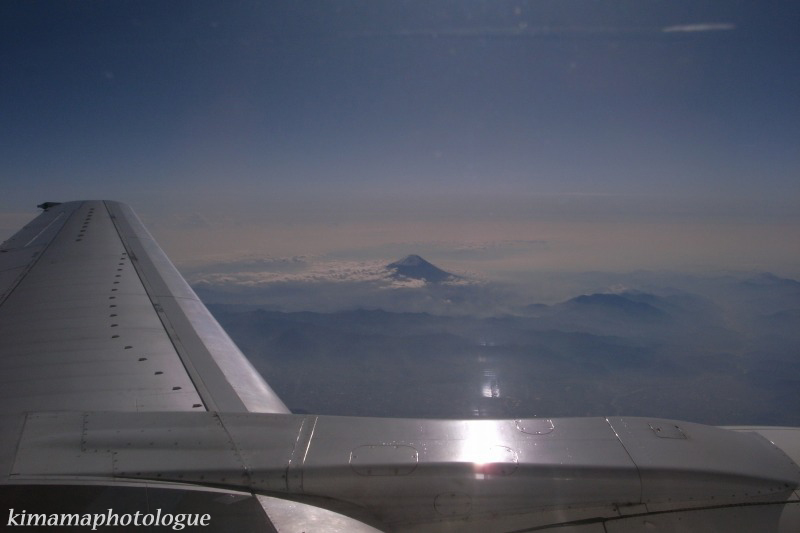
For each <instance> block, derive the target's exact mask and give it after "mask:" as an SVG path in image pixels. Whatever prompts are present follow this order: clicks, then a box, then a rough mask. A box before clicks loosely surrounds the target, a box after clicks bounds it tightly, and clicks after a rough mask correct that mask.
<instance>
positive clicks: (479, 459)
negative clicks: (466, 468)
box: [460, 421, 518, 479]
mask: <svg viewBox="0 0 800 533" xmlns="http://www.w3.org/2000/svg"><path fill="white" fill-rule="evenodd" d="M466 432H467V438H466V439H465V440H464V441H463V444H462V448H461V454H460V455H461V457H460V460H461V461H464V462H466V463H472V465H473V471H474V473H475V478H476V479H484V478H486V477H487V476H507V475H509V474H511V473H513V472H514V470H516V469H517V462H518V458H517V452H516V451H514V450H513V449H512V448H509V447H508V446H503V445H501V444H499V443H500V442H502V441H503V439H504V436H503V432H502V429H501V427H500V426H499V425H498V424H497V423H496V422H494V421H487V423H477V424H470V425H468V426H467V427H466Z"/></svg>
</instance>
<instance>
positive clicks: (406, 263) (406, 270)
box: [386, 254, 459, 283]
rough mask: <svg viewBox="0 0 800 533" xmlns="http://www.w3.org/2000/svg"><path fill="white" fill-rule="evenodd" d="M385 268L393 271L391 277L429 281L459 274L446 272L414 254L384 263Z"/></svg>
mask: <svg viewBox="0 0 800 533" xmlns="http://www.w3.org/2000/svg"><path fill="white" fill-rule="evenodd" d="M386 269H387V270H392V271H394V272H393V273H392V277H395V278H401V277H402V278H407V279H419V280H423V281H427V282H430V283H442V282H445V281H455V280H457V279H459V276H456V275H455V274H451V273H450V272H446V271H444V270H442V269H441V268H439V267H437V266H436V265H434V264H432V263H429V262H428V261H426V260H424V259H423V258H422V257H420V256H418V255H415V254H411V255H407V256H405V257H404V258H403V259H400V260H399V261H395V262H394V263H389V264H388V265H386Z"/></svg>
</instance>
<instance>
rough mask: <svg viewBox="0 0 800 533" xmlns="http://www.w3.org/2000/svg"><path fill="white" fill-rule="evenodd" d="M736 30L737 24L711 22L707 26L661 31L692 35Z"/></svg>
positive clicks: (696, 25) (692, 25) (684, 25)
mask: <svg viewBox="0 0 800 533" xmlns="http://www.w3.org/2000/svg"><path fill="white" fill-rule="evenodd" d="M735 29H736V24H731V23H729V22H711V23H705V24H679V25H677V26H667V27H666V28H662V29H661V31H662V32H664V33H678V32H684V33H690V32H700V31H730V30H735Z"/></svg>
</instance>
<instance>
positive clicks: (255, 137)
mask: <svg viewBox="0 0 800 533" xmlns="http://www.w3.org/2000/svg"><path fill="white" fill-rule="evenodd" d="M798 28H800V7H798V5H797V3H796V2H791V1H786V2H778V1H776V2H736V1H730V0H725V1H706V2H698V1H696V0H691V1H669V2H666V1H664V2H659V1H649V0H636V1H628V2H625V1H622V2H620V1H614V2H603V1H591V2H589V1H562V0H559V1H541V0H537V1H531V2H525V1H508V2H504V1H498V0H491V1H478V0H453V1H431V0H425V1H418V2H400V1H392V2H388V1H386V2H381V1H369V2H366V1H365V2H360V1H347V2H336V1H331V2H263V3H262V2H252V1H251V2H205V1H191V2H189V1H186V2H160V1H147V2H139V1H137V2H125V1H114V2H92V1H87V2H61V1H57V2H56V1H52V2H36V1H24V2H21V1H20V2H17V1H6V2H3V3H2V4H0V183H2V186H3V187H2V194H0V238H5V237H7V236H8V235H9V234H10V233H11V232H12V231H13V230H14V229H16V227H17V226H18V225H19V224H20V223H22V222H24V221H25V220H26V219H28V218H30V217H31V216H33V215H34V214H35V211H36V210H35V209H34V208H33V206H35V205H36V204H37V203H40V202H42V201H45V200H72V199H81V198H100V197H102V198H111V199H116V200H120V201H124V202H127V203H130V204H131V205H132V206H133V207H134V209H135V210H136V211H137V212H139V214H140V215H141V216H142V218H143V219H144V220H145V222H146V223H147V224H148V226H149V227H150V228H151V230H152V232H153V233H154V235H155V236H156V238H157V239H159V241H160V242H161V243H162V245H163V246H164V248H165V249H166V251H167V252H168V254H169V255H170V256H172V257H173V259H175V260H176V261H177V262H178V263H179V264H182V263H187V264H188V263H191V262H197V261H203V260H206V259H209V258H214V259H219V258H224V257H231V258H233V257H238V256H242V255H250V256H253V257H259V256H266V257H283V256H293V255H308V256H330V255H337V256H342V257H344V256H348V257H364V258H379V257H384V256H388V257H390V258H392V257H393V256H394V255H400V254H401V252H403V253H413V252H415V251H417V249H420V248H426V249H430V252H429V255H430V257H429V258H432V259H437V253H438V254H439V258H440V259H443V260H444V261H445V264H444V266H445V267H448V268H450V269H455V270H458V269H459V268H461V269H472V270H479V271H481V270H482V271H483V272H485V273H489V274H497V275H500V274H501V273H503V272H517V271H525V270H531V269H534V270H535V269H537V268H538V269H552V270H558V269H567V270H591V269H611V270H625V269H635V268H659V267H663V268H675V269H703V268H739V269H760V270H772V271H775V272H777V273H780V274H783V275H792V276H795V277H797V276H800V238H798V237H800V215H798V213H800V96H798V95H800V30H798ZM526 242H527V243H530V246H528V247H526V246H525V245H521V244H520V243H526ZM463 249H470V250H473V251H474V252H475V253H472V254H471V255H468V256H461V258H460V259H459V256H458V255H457V254H455V255H454V254H453V251H454V250H456V251H457V250H463ZM437 250H438V252H437ZM509 250H511V252H509ZM479 251H483V252H482V255H481V253H479Z"/></svg>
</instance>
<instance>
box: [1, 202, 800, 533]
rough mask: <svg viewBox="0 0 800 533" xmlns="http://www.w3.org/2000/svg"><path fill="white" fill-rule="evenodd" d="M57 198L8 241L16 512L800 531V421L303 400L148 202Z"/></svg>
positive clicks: (79, 520)
mask: <svg viewBox="0 0 800 533" xmlns="http://www.w3.org/2000/svg"><path fill="white" fill-rule="evenodd" d="M41 207H43V209H44V211H43V213H42V214H41V215H40V216H39V217H38V218H36V219H35V220H34V221H32V222H31V223H30V224H28V225H27V226H26V227H24V228H23V229H22V230H20V231H19V232H18V233H17V234H16V235H14V236H13V237H12V238H11V239H9V240H8V241H6V242H5V243H4V244H3V245H2V246H0V383H2V387H0V496H1V498H0V499H1V500H2V501H3V502H7V503H8V509H9V514H8V516H6V517H1V518H0V523H2V524H5V525H6V526H7V527H13V526H29V527H30V526H39V527H45V526H50V527H51V528H52V527H53V526H59V528H60V527H67V529H68V530H69V529H70V528H71V529H72V530H75V531H85V530H91V529H92V527H91V525H92V524H91V523H93V524H94V525H95V526H97V525H98V523H97V522H98V521H99V522H101V523H100V524H99V525H100V526H106V527H108V526H111V527H114V528H117V527H123V528H128V529H132V530H139V528H142V530H149V529H148V528H156V527H161V528H171V529H173V530H179V529H181V528H182V527H184V526H186V525H188V526H190V527H197V528H200V527H202V531H217V530H218V531H233V530H236V531H279V532H298V533H299V532H301V531H355V532H359V531H364V532H366V531H376V530H383V531H509V532H510V531H540V530H549V529H551V528H553V529H554V530H557V531H559V532H564V531H576V532H581V533H592V532H612V531H614V532H627V531H641V530H647V531H650V530H653V531H733V530H736V531H800V493H798V486H799V485H800V467H798V463H800V429H797V428H729V429H724V428H716V427H710V426H704V425H699V424H692V423H689V422H680V421H668V420H661V419H656V418H627V417H616V418H611V417H609V418H574V419H520V420H404V419H380V418H358V417H333V416H316V415H294V414H291V413H289V411H288V409H287V408H286V406H285V405H284V404H283V403H282V402H281V400H280V399H279V398H278V397H277V395H276V394H275V393H274V391H273V390H272V389H271V388H270V387H269V385H267V383H266V382H265V381H264V380H263V378H262V377H261V376H260V375H259V374H258V373H257V372H256V371H255V370H254V369H253V367H252V366H251V365H250V364H249V362H248V361H247V359H246V358H245V357H244V356H243V355H242V353H241V352H240V351H239V350H238V349H237V348H236V346H235V345H234V344H233V342H232V341H231V340H230V338H229V337H228V336H227V335H226V334H225V332H224V331H223V330H222V328H221V327H220V326H219V324H217V322H216V321H215V320H214V319H213V317H212V316H211V315H210V314H209V312H208V311H207V310H206V308H205V307H204V306H203V304H202V303H201V302H200V301H199V299H198V298H197V296H196V295H195V294H194V292H193V291H192V290H191V288H190V287H189V286H188V285H187V284H186V282H185V281H184V280H183V279H182V278H181V276H180V275H179V274H178V272H177V271H176V270H175V268H174V267H173V266H172V264H171V263H170V262H169V260H168V259H167V258H166V256H165V255H164V253H163V252H162V251H161V249H160V248H159V247H158V245H157V244H156V243H155V241H154V240H153V238H152V237H151V236H150V235H149V233H148V232H147V230H146V229H145V228H144V226H143V225H142V224H141V222H140V221H139V219H138V218H137V217H136V215H135V214H134V213H133V211H132V210H131V209H130V208H129V207H127V206H125V205H124V204H120V203H117V202H110V201H85V202H67V203H63V204H56V203H46V204H43V205H42V206H41ZM167 518H168V519H169V523H166V521H167ZM59 521H60V522H61V523H60V522H59ZM64 521H67V522H69V523H67V524H64V523H63V522H64ZM84 521H87V524H85V523H84ZM148 521H149V522H148ZM89 522H91V523H89ZM178 526H180V527H178ZM198 530H199V529H198Z"/></svg>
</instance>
